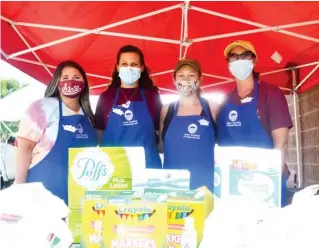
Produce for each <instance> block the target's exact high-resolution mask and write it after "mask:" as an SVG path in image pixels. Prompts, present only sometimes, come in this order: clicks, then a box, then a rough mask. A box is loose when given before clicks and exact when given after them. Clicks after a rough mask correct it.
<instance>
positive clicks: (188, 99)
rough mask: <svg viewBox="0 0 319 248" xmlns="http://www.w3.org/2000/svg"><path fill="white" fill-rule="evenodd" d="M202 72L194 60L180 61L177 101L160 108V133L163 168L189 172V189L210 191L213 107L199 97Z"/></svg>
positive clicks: (176, 76) (175, 72) (177, 75)
mask: <svg viewBox="0 0 319 248" xmlns="http://www.w3.org/2000/svg"><path fill="white" fill-rule="evenodd" d="M201 76H202V71H201V67H200V64H199V63H198V62H197V61H196V60H192V59H184V60H181V61H180V62H179V63H178V64H177V65H176V67H175V70H174V81H175V86H176V89H177V90H178V92H179V94H180V98H179V100H178V101H177V102H174V103H171V104H169V105H165V106H163V108H162V111H161V121H160V136H161V139H162V144H161V145H160V146H164V149H163V148H162V147H160V149H163V150H164V166H163V167H164V169H184V170H189V171H190V173H191V181H190V188H191V189H196V188H198V187H201V186H206V187H207V188H208V189H210V190H211V191H213V171H214V145H215V128H214V125H215V124H214V118H213V115H212V113H215V110H216V107H215V106H214V105H213V104H209V103H208V101H207V100H205V99H204V98H202V97H201V96H200V88H199V87H200V81H201ZM214 115H215V114H214Z"/></svg>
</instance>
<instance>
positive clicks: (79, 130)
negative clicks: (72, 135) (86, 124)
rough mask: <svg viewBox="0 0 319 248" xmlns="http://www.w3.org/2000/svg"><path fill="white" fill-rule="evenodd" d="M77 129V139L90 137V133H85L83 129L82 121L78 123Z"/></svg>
mask: <svg viewBox="0 0 319 248" xmlns="http://www.w3.org/2000/svg"><path fill="white" fill-rule="evenodd" d="M77 131H78V133H77V134H76V138H77V139H87V138H88V135H87V134H86V133H83V132H84V130H83V127H82V125H81V123H79V124H78V126H77Z"/></svg>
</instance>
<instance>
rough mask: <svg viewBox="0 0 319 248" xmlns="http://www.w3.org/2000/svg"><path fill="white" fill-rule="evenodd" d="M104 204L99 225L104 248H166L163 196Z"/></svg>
mask: <svg viewBox="0 0 319 248" xmlns="http://www.w3.org/2000/svg"><path fill="white" fill-rule="evenodd" d="M108 203H109V204H108V205H107V206H106V212H105V221H104V223H103V233H104V234H105V235H103V243H104V247H108V248H145V247H147V248H164V247H166V230H167V219H166V216H167V195H160V196H140V197H137V198H136V197H134V196H112V197H109V199H108ZM84 248H87V247H84Z"/></svg>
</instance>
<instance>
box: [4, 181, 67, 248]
mask: <svg viewBox="0 0 319 248" xmlns="http://www.w3.org/2000/svg"><path fill="white" fill-rule="evenodd" d="M68 213H69V209H68V207H67V206H66V205H65V203H64V202H63V201H62V200H61V199H59V198H58V197H56V196H54V195H52V194H51V193H50V192H49V191H47V190H46V189H45V188H44V187H43V185H42V183H30V184H20V185H13V186H11V187H10V188H8V189H5V190H3V191H0V247H1V248H21V247H23V248H68V247H69V246H70V245H71V244H72V242H73V238H72V234H71V232H70V230H69V229H68V227H67V224H66V223H65V222H64V221H63V220H62V219H63V218H65V217H67V216H68Z"/></svg>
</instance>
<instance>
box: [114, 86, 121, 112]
mask: <svg viewBox="0 0 319 248" xmlns="http://www.w3.org/2000/svg"><path fill="white" fill-rule="evenodd" d="M120 90H121V88H120V87H119V88H117V90H116V93H115V97H114V101H113V106H112V108H114V107H116V103H117V100H118V99H119V94H120Z"/></svg>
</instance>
